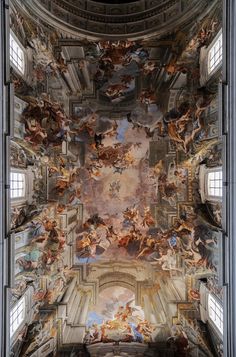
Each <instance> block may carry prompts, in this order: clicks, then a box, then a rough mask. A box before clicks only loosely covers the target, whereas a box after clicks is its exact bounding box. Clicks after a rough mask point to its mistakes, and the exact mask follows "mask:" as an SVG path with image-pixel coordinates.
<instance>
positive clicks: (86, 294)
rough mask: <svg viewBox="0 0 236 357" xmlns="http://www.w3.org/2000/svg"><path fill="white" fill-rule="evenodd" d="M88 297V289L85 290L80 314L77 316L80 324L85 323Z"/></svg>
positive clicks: (89, 295)
mask: <svg viewBox="0 0 236 357" xmlns="http://www.w3.org/2000/svg"><path fill="white" fill-rule="evenodd" d="M90 298H91V293H90V291H89V292H86V293H85V295H84V299H83V300H84V301H83V307H82V311H81V315H80V318H79V324H80V325H85V324H86V320H87V316H88V309H89V303H90Z"/></svg>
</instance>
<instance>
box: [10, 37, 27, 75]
mask: <svg viewBox="0 0 236 357" xmlns="http://www.w3.org/2000/svg"><path fill="white" fill-rule="evenodd" d="M10 61H11V63H12V65H13V67H15V68H16V69H18V70H19V71H20V72H21V73H22V74H24V70H25V59H24V51H23V49H22V47H21V46H20V44H19V43H18V41H17V40H16V39H15V37H14V36H13V35H12V34H11V33H10Z"/></svg>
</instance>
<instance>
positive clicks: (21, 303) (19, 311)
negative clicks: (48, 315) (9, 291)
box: [10, 297, 25, 337]
mask: <svg viewBox="0 0 236 357" xmlns="http://www.w3.org/2000/svg"><path fill="white" fill-rule="evenodd" d="M24 318H25V297H23V298H21V299H20V300H18V301H17V303H16V304H15V305H14V307H13V308H12V310H11V313H10V337H12V336H13V335H14V333H15V332H16V330H17V329H18V327H19V326H20V325H21V323H22V322H23V321H24Z"/></svg>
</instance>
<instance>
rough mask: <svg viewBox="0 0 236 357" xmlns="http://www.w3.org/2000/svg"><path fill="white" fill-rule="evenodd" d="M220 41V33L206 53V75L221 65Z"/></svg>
mask: <svg viewBox="0 0 236 357" xmlns="http://www.w3.org/2000/svg"><path fill="white" fill-rule="evenodd" d="M222 40H223V38H222V31H220V32H219V33H218V34H217V36H216V37H215V39H214V41H213V42H212V44H211V46H210V49H209V52H208V74H212V73H213V72H215V71H216V70H217V69H218V68H219V67H220V65H221V63H222Z"/></svg>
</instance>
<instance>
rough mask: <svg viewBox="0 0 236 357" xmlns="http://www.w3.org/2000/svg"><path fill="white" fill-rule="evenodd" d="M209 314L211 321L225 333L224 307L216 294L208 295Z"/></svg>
mask: <svg viewBox="0 0 236 357" xmlns="http://www.w3.org/2000/svg"><path fill="white" fill-rule="evenodd" d="M208 314H209V318H210V320H211V322H212V323H213V324H214V326H215V327H216V328H217V329H218V330H219V332H220V333H221V335H223V307H222V306H221V304H220V302H219V301H218V300H217V299H216V298H215V297H214V295H212V294H209V295H208Z"/></svg>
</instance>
